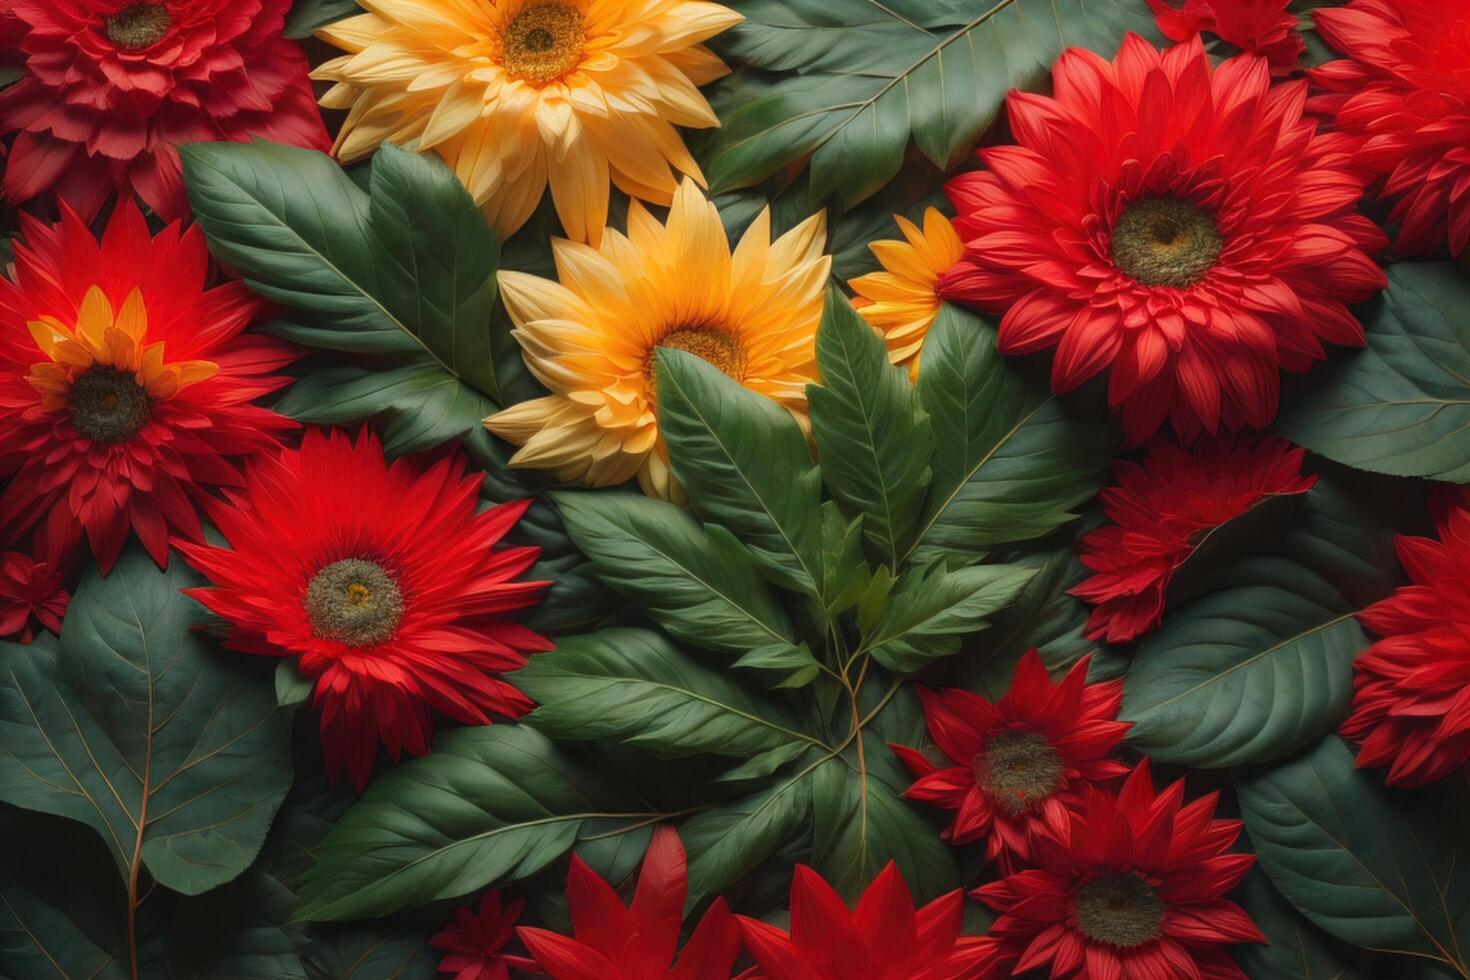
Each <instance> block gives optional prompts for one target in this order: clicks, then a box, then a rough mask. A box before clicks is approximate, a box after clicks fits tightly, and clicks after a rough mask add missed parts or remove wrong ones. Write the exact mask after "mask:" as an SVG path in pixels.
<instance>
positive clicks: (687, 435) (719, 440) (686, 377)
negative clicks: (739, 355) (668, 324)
mask: <svg viewBox="0 0 1470 980" xmlns="http://www.w3.org/2000/svg"><path fill="white" fill-rule="evenodd" d="M656 360H657V364H658V367H657V370H658V386H659V431H660V433H661V434H662V435H663V437H664V440H665V441H666V442H667V443H668V447H669V463H670V465H671V466H672V468H673V471H674V476H675V477H676V478H677V479H678V480H679V482H680V483H681V484H682V485H683V486H684V489H685V491H686V492H687V493H688V494H689V500H690V502H691V503H692V504H693V505H694V507H695V509H696V510H697V511H699V513H700V514H702V515H703V516H705V517H706V518H708V519H710V520H712V521H715V522H716V523H718V524H721V525H723V526H724V527H725V528H726V529H727V530H729V531H730V532H731V533H732V534H734V535H735V537H736V538H738V539H739V540H740V541H741V543H743V544H744V545H745V546H746V548H748V549H749V550H750V552H751V554H752V555H753V556H754V557H755V559H756V561H757V562H758V563H759V564H760V565H761V568H762V569H763V570H764V571H765V572H766V573H767V574H768V575H770V576H771V577H772V579H773V580H774V581H775V582H776V583H777V584H778V585H781V586H782V587H783V588H787V589H790V590H792V591H794V592H805V593H807V594H809V595H811V596H814V597H820V596H821V595H822V594H823V592H822V588H823V574H822V511H821V493H822V487H821V474H819V473H818V472H817V468H816V467H815V466H813V465H812V461H811V455H810V453H809V452H808V451H807V444H806V438H805V437H804V436H803V435H802V434H801V427H800V426H798V425H797V424H796V420H795V419H794V418H792V417H791V413H790V412H788V411H786V409H784V408H782V407H781V406H780V405H777V404H776V403H775V402H774V401H771V400H770V399H769V398H766V397H765V396H763V395H759V394H757V393H755V392H753V391H750V390H748V389H746V388H743V387H741V386H740V385H739V384H737V383H736V382H734V381H732V380H731V379H729V378H727V377H726V376H725V375H724V374H723V373H721V372H720V370H719V369H718V368H716V367H714V366H713V365H711V364H708V363H706V362H705V361H703V360H701V359H700V358H698V357H695V356H694V355H693V354H688V353H685V352H684V351H677V350H669V349H666V348H660V349H659V350H658V351H657V354H656Z"/></svg>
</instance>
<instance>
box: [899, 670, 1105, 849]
mask: <svg viewBox="0 0 1470 980" xmlns="http://www.w3.org/2000/svg"><path fill="white" fill-rule="evenodd" d="M1090 659H1091V658H1088V657H1084V658H1083V659H1082V660H1081V661H1079V662H1078V663H1077V664H1075V665H1074V666H1073V667H1072V669H1071V670H1070V671H1068V672H1067V676H1066V677H1065V678H1063V680H1062V682H1061V683H1060V684H1053V683H1052V680H1051V677H1050V676H1049V675H1048V674H1047V672H1046V665H1045V664H1043V663H1042V662H1041V657H1040V655H1039V654H1037V652H1036V651H1035V650H1031V651H1029V652H1028V653H1027V654H1026V655H1025V656H1024V657H1022V658H1021V662H1020V663H1019V664H1018V665H1017V667H1016V676H1015V679H1014V680H1013V681H1012V682H1011V689H1010V690H1009V691H1007V692H1006V693H1005V696H1004V697H1002V698H1001V699H1000V700H999V701H996V702H995V703H993V704H992V703H991V702H990V701H988V700H986V699H985V698H983V697H981V696H980V695H978V694H972V693H970V692H969V691H959V690H946V691H931V690H929V689H927V688H924V687H920V688H918V692H919V700H920V702H922V703H923V705H924V720H925V722H926V723H927V724H928V727H929V734H930V735H931V736H932V737H933V738H934V741H935V743H936V744H937V745H938V746H939V751H941V752H943V753H944V755H945V756H946V757H947V758H948V759H949V761H950V763H952V765H950V766H948V767H946V768H939V767H936V766H934V765H933V764H931V763H930V762H929V760H928V759H926V758H925V757H924V755H923V753H921V752H918V751H916V750H914V749H911V748H906V747H904V746H902V745H894V746H892V749H893V751H894V752H895V753H897V754H898V757H899V758H900V759H902V760H903V762H904V764H905V765H907V766H908V767H909V769H910V770H911V771H912V772H913V773H914V775H915V776H917V777H918V781H917V782H915V783H914V785H913V786H910V787H909V789H908V791H907V792H905V793H904V794H903V795H904V798H905V799H909V800H920V801H923V802H925V803H932V804H933V805H935V806H939V807H943V808H944V809H946V810H954V811H955V816H954V821H953V822H952V823H951V824H950V825H949V828H948V829H947V830H945V832H944V836H945V837H946V838H948V839H949V840H951V841H952V842H954V843H956V844H965V843H969V842H970V841H976V840H980V839H981V838H982V837H983V838H987V840H986V856H987V857H989V858H990V859H991V860H998V861H999V862H1000V865H1001V867H1002V868H1003V869H1005V870H1010V868H1011V867H1013V866H1014V864H1015V861H1016V860H1020V861H1022V862H1029V861H1030V860H1031V859H1032V849H1033V844H1034V842H1035V839H1036V836H1037V835H1038V834H1041V833H1046V832H1048V831H1052V832H1055V831H1056V830H1057V829H1058V828H1060V827H1061V826H1063V824H1064V823H1065V821H1066V815H1067V810H1068V809H1071V808H1074V807H1076V806H1077V805H1078V803H1079V802H1080V801H1081V796H1080V794H1081V792H1082V789H1083V788H1084V787H1085V786H1086V785H1087V784H1088V783H1091V782H1098V781H1102V780H1107V779H1113V778H1115V777H1117V776H1121V775H1123V774H1124V773H1126V772H1127V771H1128V767H1127V766H1126V765H1124V764H1123V763H1121V762H1119V761H1118V760H1116V759H1114V758H1112V754H1113V752H1114V750H1115V749H1117V747H1118V745H1119V744H1120V743H1121V742H1122V741H1123V736H1124V734H1126V733H1127V731H1128V729H1129V727H1130V726H1129V724H1128V722H1124V721H1118V720H1117V719H1118V708H1119V706H1120V705H1121V704H1122V701H1123V683H1122V681H1107V682H1105V683H1102V684H1088V683H1087V665H1088V662H1089V660H1090Z"/></svg>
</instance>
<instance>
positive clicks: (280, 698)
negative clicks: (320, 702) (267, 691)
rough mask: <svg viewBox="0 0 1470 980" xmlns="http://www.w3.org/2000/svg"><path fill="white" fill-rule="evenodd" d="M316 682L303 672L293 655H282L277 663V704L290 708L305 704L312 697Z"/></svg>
mask: <svg viewBox="0 0 1470 980" xmlns="http://www.w3.org/2000/svg"><path fill="white" fill-rule="evenodd" d="M314 687H315V683H314V682H313V681H312V679H311V678H310V677H307V676H306V675H305V674H303V673H302V672H301V668H300V667H298V666H297V665H296V660H295V659H294V658H292V657H282V658H281V661H280V662H279V663H277V664H276V704H279V705H280V706H281V707H283V708H289V707H292V706H294V705H298V704H305V703H306V702H307V700H308V699H309V698H310V697H311V692H312V690H313V688H314Z"/></svg>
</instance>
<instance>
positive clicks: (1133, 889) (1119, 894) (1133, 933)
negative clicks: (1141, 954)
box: [1072, 871, 1164, 949]
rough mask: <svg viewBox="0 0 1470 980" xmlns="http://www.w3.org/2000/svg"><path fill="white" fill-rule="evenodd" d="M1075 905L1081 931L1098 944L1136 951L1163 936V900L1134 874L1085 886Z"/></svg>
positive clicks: (1105, 877) (1109, 876)
mask: <svg viewBox="0 0 1470 980" xmlns="http://www.w3.org/2000/svg"><path fill="white" fill-rule="evenodd" d="M1072 901H1073V909H1074V911H1075V913H1076V915H1077V928H1078V929H1080V930H1081V931H1082V934H1083V935H1084V936H1086V937H1087V938H1088V939H1091V940H1093V941H1095V942H1099V943H1105V944H1107V945H1109V946H1113V947H1115V948H1117V949H1133V948H1134V947H1135V946H1142V945H1143V944H1144V943H1149V942H1153V941H1154V940H1155V939H1158V938H1159V937H1160V936H1161V935H1163V930H1162V928H1161V925H1162V924H1163V921H1164V902H1163V899H1161V898H1159V893H1158V892H1157V891H1155V890H1154V887H1153V886H1152V885H1150V884H1149V883H1148V882H1146V881H1144V880H1143V879H1142V878H1140V877H1139V876H1138V875H1137V874H1134V873H1133V872H1131V871H1123V872H1115V873H1112V874H1104V875H1101V876H1099V877H1097V878H1093V879H1092V880H1091V881H1087V882H1085V883H1083V885H1082V886H1081V887H1080V888H1078V889H1077V895H1076V897H1075V898H1074V899H1073V900H1072Z"/></svg>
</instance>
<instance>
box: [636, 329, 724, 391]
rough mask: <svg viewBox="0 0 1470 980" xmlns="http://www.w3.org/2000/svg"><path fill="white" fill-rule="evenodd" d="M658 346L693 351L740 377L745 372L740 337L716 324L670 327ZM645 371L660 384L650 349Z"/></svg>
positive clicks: (722, 369)
mask: <svg viewBox="0 0 1470 980" xmlns="http://www.w3.org/2000/svg"><path fill="white" fill-rule="evenodd" d="M654 346H655V350H656V349H657V348H659V347H665V348H668V349H669V350H681V351H684V352H685V353H687V354H693V355H694V356H695V357H697V358H699V359H700V360H702V361H708V362H709V363H710V364H713V365H714V366H715V367H717V368H719V369H720V370H721V371H722V372H724V373H725V374H726V375H727V376H729V377H731V378H734V379H735V380H736V381H739V380H740V379H741V378H742V377H743V376H744V375H745V351H744V350H743V349H742V348H741V346H740V343H739V341H737V340H736V339H735V338H734V337H732V336H730V335H729V334H728V333H726V332H725V331H723V330H720V329H717V328H715V327H679V328H678V329H677V330H670V331H669V332H668V333H666V334H664V335H663V338H662V339H661V340H659V342H658V343H657V344H656V345H654ZM643 375H644V377H645V378H647V379H648V382H649V384H651V385H656V384H657V378H656V374H655V371H654V367H653V351H649V352H648V360H647V361H645V362H644V365H643Z"/></svg>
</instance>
